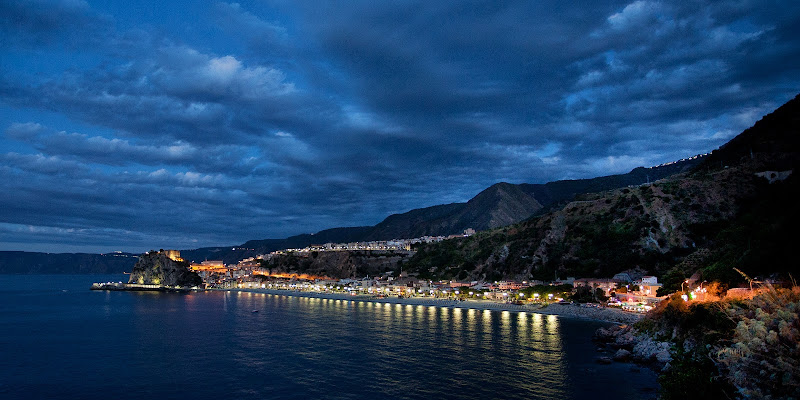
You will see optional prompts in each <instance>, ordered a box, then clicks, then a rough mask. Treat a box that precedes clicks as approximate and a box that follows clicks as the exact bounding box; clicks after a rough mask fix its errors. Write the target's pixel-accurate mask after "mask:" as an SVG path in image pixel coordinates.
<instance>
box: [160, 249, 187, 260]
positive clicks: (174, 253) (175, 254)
mask: <svg viewBox="0 0 800 400" xmlns="http://www.w3.org/2000/svg"><path fill="white" fill-rule="evenodd" d="M161 252H162V253H164V255H166V256H167V257H169V258H170V260H172V261H181V262H182V261H183V258H181V251H180V250H162V251H161Z"/></svg>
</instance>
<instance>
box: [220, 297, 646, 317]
mask: <svg viewBox="0 0 800 400" xmlns="http://www.w3.org/2000/svg"><path fill="white" fill-rule="evenodd" d="M212 290H223V291H232V292H250V293H265V294H273V295H279V296H293V297H310V298H319V299H331V300H345V301H360V302H372V303H388V304H403V305H418V306H428V307H448V308H463V309H475V310H489V311H509V312H531V313H537V314H545V315H556V316H560V317H566V318H578V319H586V320H595V321H604V322H613V323H620V324H632V323H634V322H636V321H638V320H639V319H641V318H642V314H637V313H632V312H628V311H623V310H619V309H615V308H607V307H604V308H599V307H590V306H586V305H581V304H558V303H551V304H549V305H542V304H538V303H535V304H509V303H501V302H496V301H491V300H461V301H459V300H453V299H440V298H434V297H402V298H400V297H384V298H379V297H377V296H375V295H355V296H354V295H350V294H347V293H323V292H313V291H296V290H282V289H212Z"/></svg>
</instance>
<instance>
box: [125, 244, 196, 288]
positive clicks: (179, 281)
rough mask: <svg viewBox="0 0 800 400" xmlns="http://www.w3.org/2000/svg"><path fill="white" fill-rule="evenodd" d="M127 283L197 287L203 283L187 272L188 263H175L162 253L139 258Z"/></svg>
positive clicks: (148, 254)
mask: <svg viewBox="0 0 800 400" xmlns="http://www.w3.org/2000/svg"><path fill="white" fill-rule="evenodd" d="M128 283H139V284H148V285H161V286H197V285H200V284H202V283H203V280H202V279H201V278H200V276H199V275H197V274H196V273H194V272H192V271H190V270H189V263H187V262H182V261H175V260H172V259H171V258H169V257H167V255H166V254H165V253H163V252H150V253H145V254H142V255H141V256H139V262H137V263H136V265H135V266H134V267H133V271H132V272H131V278H130V280H128Z"/></svg>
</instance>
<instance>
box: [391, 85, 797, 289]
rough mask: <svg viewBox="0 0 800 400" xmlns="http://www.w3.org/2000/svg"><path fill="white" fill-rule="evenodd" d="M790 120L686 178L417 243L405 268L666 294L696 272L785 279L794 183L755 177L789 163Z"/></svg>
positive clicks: (581, 199)
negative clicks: (643, 286)
mask: <svg viewBox="0 0 800 400" xmlns="http://www.w3.org/2000/svg"><path fill="white" fill-rule="evenodd" d="M798 115H800V100H798V98H795V99H794V100H792V101H790V102H789V103H787V104H786V105H784V106H782V107H781V108H780V109H778V110H776V111H775V112H774V113H772V114H770V115H768V116H766V117H764V118H763V119H762V120H761V121H759V122H758V123H756V124H755V125H754V126H753V127H752V128H750V129H748V130H747V131H745V132H744V133H742V135H739V136H737V137H736V138H735V139H733V140H732V141H731V142H730V143H728V144H726V145H724V146H722V147H721V148H720V149H718V150H716V151H714V152H713V154H712V155H711V156H709V159H708V160H703V162H702V163H701V164H700V165H698V166H697V167H695V168H694V169H693V170H691V171H689V172H688V173H685V174H679V175H676V176H673V177H671V178H667V179H663V180H659V181H656V182H654V183H652V184H650V185H640V186H637V187H633V188H623V189H616V190H612V191H606V192H602V193H597V194H586V195H581V196H578V200H577V201H572V202H570V203H568V204H567V205H566V206H564V207H563V208H558V209H556V210H554V211H551V212H548V213H545V214H542V215H539V216H535V217H533V218H531V219H528V220H526V221H524V222H522V223H519V224H517V225H513V226H509V227H505V228H502V229H495V230H492V231H487V232H483V233H480V234H478V235H475V236H473V237H470V238H466V239H457V240H449V241H445V242H442V243H439V244H430V245H426V246H422V247H421V248H420V249H419V252H418V253H417V254H416V256H415V257H413V258H412V259H411V261H410V262H409V265H408V266H407V267H406V268H408V269H409V270H412V271H415V272H418V273H420V275H421V276H423V277H430V278H435V279H439V278H458V279H486V280H496V279H502V278H509V279H520V280H524V279H547V280H549V279H553V278H554V277H555V276H560V277H566V276H582V277H591V276H594V277H610V276H612V275H613V274H615V273H617V272H621V271H625V270H629V269H639V270H642V271H645V272H649V273H651V274H657V275H659V276H661V277H663V278H664V280H665V281H666V283H667V285H666V288H667V289H670V288H672V287H674V285H675V284H677V285H679V284H680V281H682V280H683V279H685V278H686V277H688V276H689V275H691V274H692V273H693V272H694V271H695V270H698V269H702V270H704V272H705V275H704V279H723V280H725V281H727V282H731V283H736V280H737V279H739V278H738V277H736V276H734V275H733V274H732V267H734V266H735V267H739V268H740V269H742V270H744V271H746V272H747V273H748V274H751V275H754V276H757V275H765V274H771V273H786V272H790V271H792V270H794V269H796V267H795V264H796V263H795V262H794V259H793V257H792V255H791V254H790V253H791V250H790V249H791V248H792V243H791V241H792V238H794V237H796V234H795V229H796V226H798V225H797V224H798V222H800V219H799V218H798V212H797V207H796V206H795V205H794V203H795V202H796V199H797V198H798V197H797V195H798V194H800V193H798V183H797V180H798V179H797V176H796V175H789V177H788V178H787V179H785V180H784V181H776V182H774V183H769V180H768V179H765V178H764V177H761V176H757V175H756V173H760V172H764V171H768V170H770V169H771V168H788V169H794V168H795V167H796V166H797V161H798V152H797V138H798V134H800V123H798ZM795 276H797V274H795Z"/></svg>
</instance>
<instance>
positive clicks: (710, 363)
mask: <svg viewBox="0 0 800 400" xmlns="http://www.w3.org/2000/svg"><path fill="white" fill-rule="evenodd" d="M798 311H800V288H798V287H793V288H792V289H775V288H773V287H771V286H769V285H765V286H764V287H762V288H761V289H759V294H758V295H756V296H755V297H753V298H752V299H744V300H742V299H739V300H735V299H724V300H714V301H708V302H691V303H687V302H685V301H683V300H682V299H681V298H680V296H677V295H675V296H672V297H670V298H669V299H668V300H667V301H664V302H662V303H661V304H660V305H659V307H658V308H656V309H655V310H653V311H652V312H651V313H649V314H648V316H647V317H646V318H645V319H643V320H642V321H640V322H638V323H637V324H636V325H635V327H636V328H637V329H638V330H640V331H644V332H647V333H649V334H650V335H652V336H654V337H655V338H657V339H659V340H665V341H669V342H671V343H673V347H672V351H671V353H672V361H671V362H670V366H669V368H667V369H666V371H665V372H664V373H662V374H661V377H660V378H659V381H660V383H661V387H662V393H661V398H662V399H685V398H689V397H692V398H694V397H698V398H735V397H737V396H741V397H745V398H753V399H770V398H772V399H783V398H798V396H800V320H798Z"/></svg>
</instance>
